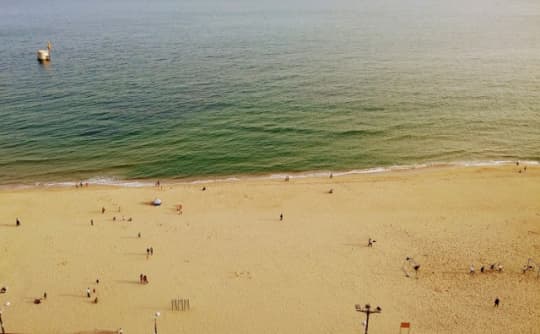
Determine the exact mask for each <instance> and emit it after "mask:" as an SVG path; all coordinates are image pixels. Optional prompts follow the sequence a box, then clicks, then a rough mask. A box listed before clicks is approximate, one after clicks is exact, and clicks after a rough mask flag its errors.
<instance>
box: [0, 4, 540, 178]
mask: <svg viewBox="0 0 540 334" xmlns="http://www.w3.org/2000/svg"><path fill="white" fill-rule="evenodd" d="M48 40H50V41H51V42H52V44H53V53H52V61H51V62H50V63H49V64H46V65H41V64H39V63H38V62H37V61H36V50H37V49H38V48H45V47H46V43H47V41H48ZM0 45H1V47H0V184H20V183H32V182H62V181H70V180H79V179H111V180H129V179H156V178H165V179H171V178H189V179H204V178H213V177H227V176H237V175H270V174H277V173H290V172H301V173H307V172H317V171H347V170H361V169H370V168H378V167H390V166H402V165H412V166H414V165H422V164H432V163H447V162H448V163H455V162H490V161H493V162H496V161H513V160H518V159H519V160H530V161H538V160H540V1H538V0H476V1H469V0H467V1H465V0H456V1H447V0H376V1H375V0H354V1H353V0H348V1H340V0H337V1H316V0H315V1H307V0H288V1H284V0H276V1H271V2H269V1H262V0H249V1H248V0H245V1H240V0H230V1H229V0H189V1H187V0H175V1H172V0H152V1H150V0H148V1H144V0H130V1H127V0H108V1H103V0H96V1H74V0H50V1H36V0H1V1H0Z"/></svg>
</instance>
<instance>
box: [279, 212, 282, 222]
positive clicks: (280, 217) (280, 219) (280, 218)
mask: <svg viewBox="0 0 540 334" xmlns="http://www.w3.org/2000/svg"><path fill="white" fill-rule="evenodd" d="M279 221H283V213H280V214H279Z"/></svg>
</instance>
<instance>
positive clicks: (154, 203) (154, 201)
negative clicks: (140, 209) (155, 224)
mask: <svg viewBox="0 0 540 334" xmlns="http://www.w3.org/2000/svg"><path fill="white" fill-rule="evenodd" d="M152 205H153V206H160V205H161V200H160V199H159V198H156V199H155V200H153V201H152Z"/></svg>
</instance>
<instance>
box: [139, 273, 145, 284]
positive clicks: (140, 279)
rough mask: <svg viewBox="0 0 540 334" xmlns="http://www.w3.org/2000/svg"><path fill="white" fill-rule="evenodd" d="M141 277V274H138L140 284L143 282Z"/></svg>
mask: <svg viewBox="0 0 540 334" xmlns="http://www.w3.org/2000/svg"><path fill="white" fill-rule="evenodd" d="M143 277H144V276H143V274H140V275H139V283H141V284H143Z"/></svg>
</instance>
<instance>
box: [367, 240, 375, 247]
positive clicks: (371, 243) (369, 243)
mask: <svg viewBox="0 0 540 334" xmlns="http://www.w3.org/2000/svg"><path fill="white" fill-rule="evenodd" d="M374 242H375V240H373V239H371V238H369V239H368V244H367V246H368V247H373V243H374Z"/></svg>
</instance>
